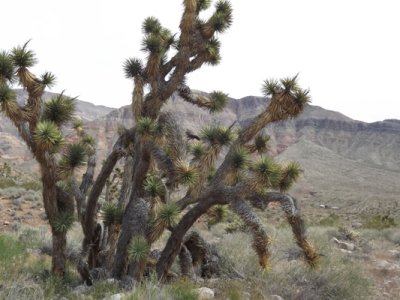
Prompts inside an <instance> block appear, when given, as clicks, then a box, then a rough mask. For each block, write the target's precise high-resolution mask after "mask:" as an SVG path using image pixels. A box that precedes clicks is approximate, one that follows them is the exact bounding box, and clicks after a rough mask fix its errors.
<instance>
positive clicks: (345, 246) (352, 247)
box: [332, 238, 356, 251]
mask: <svg viewBox="0 0 400 300" xmlns="http://www.w3.org/2000/svg"><path fill="white" fill-rule="evenodd" d="M332 240H333V242H335V243H336V244H337V245H338V246H339V248H341V249H345V250H349V251H354V250H355V249H356V246H355V245H354V244H353V243H348V242H343V241H339V240H338V239H337V238H333V239H332Z"/></svg>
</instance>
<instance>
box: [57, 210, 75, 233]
mask: <svg viewBox="0 0 400 300" xmlns="http://www.w3.org/2000/svg"><path fill="white" fill-rule="evenodd" d="M74 222H75V217H74V215H73V214H71V213H67V212H64V213H60V214H59V215H58V216H57V217H56V218H55V219H54V221H53V227H54V229H55V230H56V231H58V232H67V231H68V230H69V229H71V228H72V225H73V224H74Z"/></svg>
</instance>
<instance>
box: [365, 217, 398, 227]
mask: <svg viewBox="0 0 400 300" xmlns="http://www.w3.org/2000/svg"><path fill="white" fill-rule="evenodd" d="M396 226H397V223H396V221H395V219H394V218H393V217H390V216H387V215H385V216H382V215H375V216H371V217H367V218H366V221H365V222H364V226H363V227H364V228H368V229H378V230H382V229H385V228H390V227H396Z"/></svg>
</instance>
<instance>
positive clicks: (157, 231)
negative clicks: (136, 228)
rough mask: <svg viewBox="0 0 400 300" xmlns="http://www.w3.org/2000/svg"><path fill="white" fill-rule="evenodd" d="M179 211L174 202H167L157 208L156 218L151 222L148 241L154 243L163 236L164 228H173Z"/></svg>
mask: <svg viewBox="0 0 400 300" xmlns="http://www.w3.org/2000/svg"><path fill="white" fill-rule="evenodd" d="M179 214H180V209H179V207H178V206H177V205H176V203H174V202H169V203H166V204H164V205H162V206H161V207H160V208H159V212H158V214H157V217H156V218H155V219H154V220H153V221H152V222H151V226H150V228H149V232H148V235H147V237H148V239H149V241H151V242H155V241H156V240H158V239H159V238H160V236H161V235H162V234H163V232H164V230H165V228H168V227H173V226H175V225H176V224H177V223H178V218H179Z"/></svg>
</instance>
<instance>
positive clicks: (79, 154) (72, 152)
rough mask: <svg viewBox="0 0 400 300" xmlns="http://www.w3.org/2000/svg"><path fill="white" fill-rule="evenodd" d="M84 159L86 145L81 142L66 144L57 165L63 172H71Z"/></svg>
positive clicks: (80, 164)
mask: <svg viewBox="0 0 400 300" xmlns="http://www.w3.org/2000/svg"><path fill="white" fill-rule="evenodd" d="M85 159H86V147H85V146H84V145H83V144H81V143H78V144H70V145H68V147H67V149H66V150H65V153H64V154H63V156H62V158H61V161H60V163H59V166H60V168H61V170H62V171H64V172H72V171H73V170H75V169H76V168H78V167H80V166H82V165H83V164H84V163H85Z"/></svg>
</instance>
